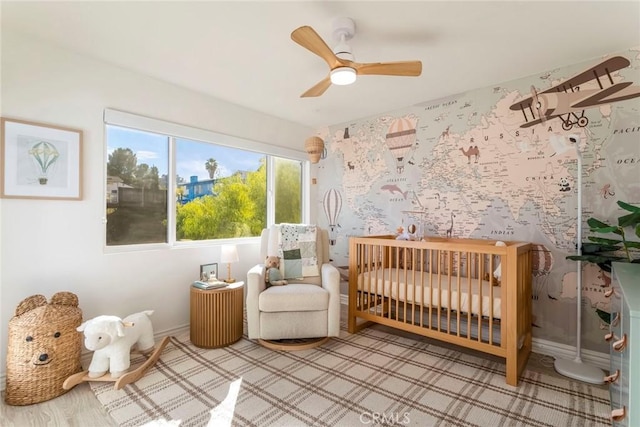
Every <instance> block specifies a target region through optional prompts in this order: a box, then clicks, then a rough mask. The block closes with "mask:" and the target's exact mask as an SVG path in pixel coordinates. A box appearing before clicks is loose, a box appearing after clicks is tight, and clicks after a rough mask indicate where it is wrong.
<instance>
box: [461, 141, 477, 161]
mask: <svg viewBox="0 0 640 427" xmlns="http://www.w3.org/2000/svg"><path fill="white" fill-rule="evenodd" d="M460 151H462V154H464V155H465V156H467V160H468V162H467V163H471V156H476V159H475V162H474V163H478V157H480V150H479V149H478V146H477V145H475V146H471V145H470V146H469V148H468V149H467V151H465V150H464V148H462V147H460Z"/></svg>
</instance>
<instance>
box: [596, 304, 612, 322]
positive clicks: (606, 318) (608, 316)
mask: <svg viewBox="0 0 640 427" xmlns="http://www.w3.org/2000/svg"><path fill="white" fill-rule="evenodd" d="M596 313H597V314H598V317H599V318H600V319H602V321H603V322H604V323H606V324H607V325H608V324H610V323H611V313H607V312H606V311H602V310H600V309H599V308H596Z"/></svg>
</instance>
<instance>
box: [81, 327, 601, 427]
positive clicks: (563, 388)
mask: <svg viewBox="0 0 640 427" xmlns="http://www.w3.org/2000/svg"><path fill="white" fill-rule="evenodd" d="M90 384H91V388H92V389H93V391H94V393H95V395H96V396H97V398H98V400H99V401H100V402H101V403H102V405H103V406H104V407H105V408H106V410H107V411H108V412H109V414H110V415H111V416H112V417H113V418H114V419H115V420H116V422H117V423H118V424H119V425H122V426H141V425H146V426H157V425H178V421H177V420H180V422H179V425H180V426H181V427H188V426H224V425H233V426H380V425H396V426H421V427H425V426H464V427H467V426H483V427H485V426H580V427H584V426H610V425H611V424H610V422H609V411H610V408H609V392H608V391H607V390H606V389H603V388H600V387H594V386H591V385H589V384H584V383H580V382H576V381H572V380H569V379H565V378H558V377H556V376H552V375H548V374H544V373H540V372H534V371H530V370H526V371H525V373H524V374H523V377H522V378H521V383H520V385H519V386H518V387H511V386H508V385H507V384H506V383H505V380H504V365H503V364H501V363H499V362H495V361H490V360H486V359H483V358H481V357H476V356H473V355H468V354H465V353H461V352H459V351H456V350H451V349H445V348H442V347H439V346H437V345H434V344H430V343H427V342H425V341H424V340H414V339H411V338H408V337H403V336H398V335H395V334H392V333H389V332H387V331H385V330H381V329H379V328H376V327H372V328H368V329H365V330H363V331H362V332H360V333H358V334H354V335H351V334H349V333H347V332H346V331H345V330H342V331H341V334H340V337H338V338H333V339H331V340H330V341H329V342H328V343H326V344H325V345H323V346H322V347H319V348H315V349H312V350H305V351H297V352H278V351H272V350H268V349H266V348H264V347H262V346H260V345H259V344H257V343H255V342H254V341H251V340H248V339H247V338H246V336H245V337H243V338H242V339H241V340H240V341H238V342H237V343H235V344H233V345H230V346H228V347H225V348H220V349H208V350H207V349H201V348H197V347H195V346H193V345H191V343H190V342H189V336H188V333H187V334H185V335H180V336H176V337H171V343H170V344H169V345H168V346H167V347H166V348H165V350H164V352H163V354H162V356H161V357H160V360H159V362H158V363H157V365H156V366H154V367H153V368H152V369H151V370H150V371H149V372H148V373H147V374H146V375H145V376H144V377H143V378H142V379H140V380H138V381H137V382H136V383H134V384H131V385H128V386H125V387H124V388H123V389H122V390H117V391H116V390H113V385H112V383H99V382H92V383H90ZM171 420H173V421H171Z"/></svg>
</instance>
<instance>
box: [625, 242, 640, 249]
mask: <svg viewBox="0 0 640 427" xmlns="http://www.w3.org/2000/svg"><path fill="white" fill-rule="evenodd" d="M624 245H625V246H626V247H627V248H636V249H640V242H629V241H627V242H626V243H625V244H624Z"/></svg>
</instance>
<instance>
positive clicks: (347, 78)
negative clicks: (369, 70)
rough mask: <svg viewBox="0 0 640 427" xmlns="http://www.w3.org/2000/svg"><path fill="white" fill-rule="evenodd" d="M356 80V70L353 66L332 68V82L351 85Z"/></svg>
mask: <svg viewBox="0 0 640 427" xmlns="http://www.w3.org/2000/svg"><path fill="white" fill-rule="evenodd" d="M355 81H356V70H354V69H353V68H351V67H338V68H335V69H333V70H331V83H333V84H334V85H339V86H344V85H350V84H351V83H353V82H355Z"/></svg>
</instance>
